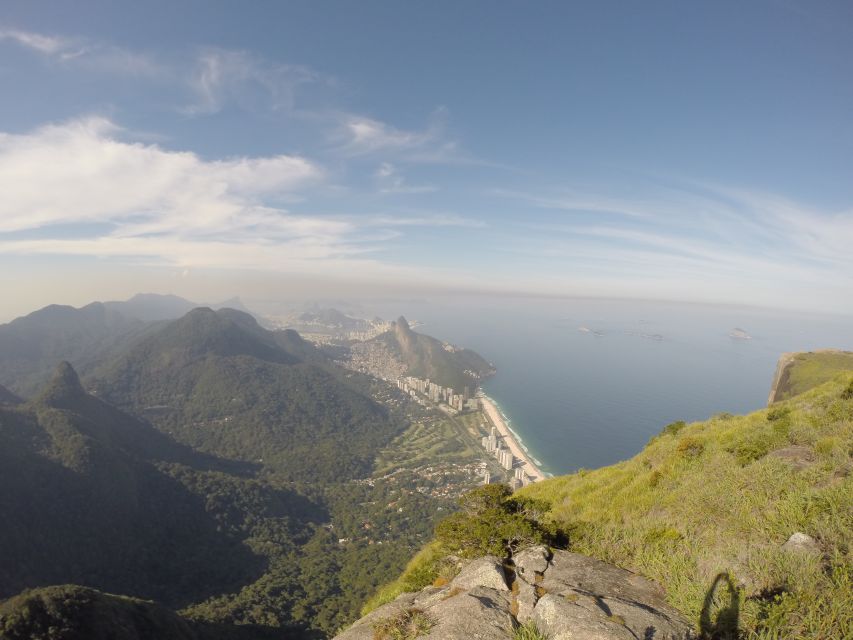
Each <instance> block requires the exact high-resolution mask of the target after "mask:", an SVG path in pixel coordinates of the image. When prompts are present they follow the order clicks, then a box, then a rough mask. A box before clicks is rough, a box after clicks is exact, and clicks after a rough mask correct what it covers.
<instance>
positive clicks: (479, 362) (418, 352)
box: [373, 317, 494, 393]
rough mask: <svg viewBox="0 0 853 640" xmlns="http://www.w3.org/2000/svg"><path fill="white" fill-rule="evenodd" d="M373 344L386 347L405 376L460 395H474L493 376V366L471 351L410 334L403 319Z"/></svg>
mask: <svg viewBox="0 0 853 640" xmlns="http://www.w3.org/2000/svg"><path fill="white" fill-rule="evenodd" d="M373 340H374V341H375V342H378V343H381V344H383V345H385V346H386V347H387V348H388V349H389V350H390V351H391V353H393V354H394V355H395V356H396V357H397V358H399V359H400V360H401V361H402V362H403V363H404V364H405V365H406V367H407V369H408V375H410V376H415V377H416V378H424V379H426V378H429V379H430V380H432V381H433V382H436V383H438V384H440V385H442V386H445V387H452V388H453V389H455V390H456V392H457V393H462V392H463V391H464V389H465V387H468V388H469V389H471V390H472V391H473V389H474V388H475V387H476V386H477V383H478V381H479V380H480V379H481V378H483V377H485V376H487V375H489V374H491V373H494V369H493V368H492V365H490V364H489V363H488V362H487V361H486V360H484V359H483V358H482V357H481V356H480V355H479V354H477V353H476V352H474V351H471V350H470V349H457V348H455V347H452V346H450V345H447V344H445V343H443V342H441V341H440V340H436V339H435V338H433V337H431V336H428V335H425V334H423V333H417V332H415V331H412V329H411V328H410V327H409V323H408V322H407V321H406V319H405V318H403V317H400V318H398V319H397V321H396V322H394V328H393V329H391V330H390V331H386V332H385V333H383V334H381V335H379V336H377V337H376V338H374V339H373Z"/></svg>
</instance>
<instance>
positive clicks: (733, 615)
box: [699, 572, 740, 640]
mask: <svg viewBox="0 0 853 640" xmlns="http://www.w3.org/2000/svg"><path fill="white" fill-rule="evenodd" d="M725 598H728V604H727V605H726V606H724V607H722V608H721V609H718V610H717V611H716V616H715V618H714V619H713V620H712V619H711V618H712V616H711V613H712V611H711V610H712V609H713V608H714V601H715V600H717V599H720V600H725ZM739 618H740V595H739V594H738V590H737V587H736V586H735V584H734V582H733V581H732V578H731V576H730V575H729V574H728V573H725V572H723V573H719V574H717V577H716V578H714V582H712V583H711V587H710V588H709V589H708V592H707V593H706V594H705V602H704V603H703V605H702V613H701V615H700V616H699V632H700V637H701V638H703V639H704V640H737V638H739V637H740V635H739V632H738V622H739Z"/></svg>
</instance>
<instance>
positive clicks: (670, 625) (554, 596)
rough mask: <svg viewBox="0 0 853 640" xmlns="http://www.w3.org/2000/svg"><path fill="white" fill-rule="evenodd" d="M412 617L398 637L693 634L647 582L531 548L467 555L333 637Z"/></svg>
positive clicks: (374, 637) (355, 637) (591, 639)
mask: <svg viewBox="0 0 853 640" xmlns="http://www.w3.org/2000/svg"><path fill="white" fill-rule="evenodd" d="M413 618H416V619H417V620H418V622H417V624H412V625H411V627H406V628H407V629H410V631H409V632H408V635H406V633H407V632H406V631H403V635H401V636H400V637H406V638H416V637H418V638H426V639H429V640H512V638H513V634H514V631H515V629H516V628H517V627H518V626H519V625H521V624H535V625H536V627H537V628H538V630H539V631H540V633H541V634H542V635H543V636H544V637H546V638H548V640H581V639H583V640H622V639H623V638H624V640H636V639H637V638H654V639H655V640H689V639H691V638H694V635H693V631H692V626H691V625H690V623H689V622H688V621H687V620H686V619H685V617H684V616H683V615H682V614H681V613H680V612H678V611H676V610H675V609H673V608H672V607H670V606H669V605H668V604H667V603H666V601H665V600H664V593H663V589H661V587H660V586H658V585H657V584H655V583H654V582H651V581H649V580H646V579H645V578H643V577H641V576H638V575H636V574H634V573H631V572H630V571H626V570H624V569H620V568H618V567H614V566H613V565H609V564H607V563H605V562H601V561H599V560H595V559H593V558H589V557H586V556H582V555H580V554H577V553H570V552H568V551H554V552H553V553H552V552H551V551H550V550H549V549H547V548H546V547H531V548H529V549H525V550H524V551H521V552H519V553H517V554H516V555H515V557H514V558H513V559H512V561H510V562H508V563H506V564H504V563H501V562H500V561H499V560H498V558H495V557H493V556H486V557H484V558H480V559H478V560H474V561H472V562H470V563H468V564H467V565H466V566H465V567H463V569H462V571H461V572H460V573H459V575H458V576H456V578H454V579H453V581H452V582H451V583H450V584H448V585H446V586H444V587H427V588H426V589H423V590H422V591H420V592H418V593H404V594H402V595H401V596H399V597H398V598H397V599H396V600H394V601H393V602H390V603H388V604H386V605H383V606H382V607H379V608H378V609H376V610H375V611H373V612H371V613H370V614H368V615H367V616H365V617H363V618H362V619H360V620H358V621H357V622H356V623H355V624H354V625H353V626H352V627H350V628H349V629H347V630H346V631H344V632H342V633H341V634H339V635H338V636H336V638H335V640H383V639H384V638H385V635H386V634H385V633H384V632H383V631H382V630H383V629H387V628H389V621H390V622H391V623H393V622H394V621H395V620H400V621H401V625H403V624H411V623H410V622H409V621H410V620H412V619H413ZM390 626H391V627H393V624H391V625H390ZM387 637H388V638H389V639H390V638H392V637H398V636H396V635H388V636H387Z"/></svg>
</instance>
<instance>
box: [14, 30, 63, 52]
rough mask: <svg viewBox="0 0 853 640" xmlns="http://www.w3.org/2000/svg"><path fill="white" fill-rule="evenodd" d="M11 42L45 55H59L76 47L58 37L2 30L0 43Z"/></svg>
mask: <svg viewBox="0 0 853 640" xmlns="http://www.w3.org/2000/svg"><path fill="white" fill-rule="evenodd" d="M3 40H11V41H12V42H15V43H17V44H19V45H21V46H23V47H27V48H28V49H33V50H35V51H38V52H39V53H44V54H51V55H52V54H59V53H61V52H63V51H67V50H69V49H70V48H72V47H73V46H74V43H73V41H71V40H69V39H67V38H60V37H58V36H48V35H44V34H42V33H34V32H32V31H21V30H19V29H0V41H3Z"/></svg>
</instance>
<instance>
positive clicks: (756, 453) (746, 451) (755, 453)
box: [727, 438, 770, 467]
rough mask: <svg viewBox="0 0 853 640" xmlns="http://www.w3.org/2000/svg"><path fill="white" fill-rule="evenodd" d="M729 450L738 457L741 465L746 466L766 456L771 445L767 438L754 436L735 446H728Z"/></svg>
mask: <svg viewBox="0 0 853 640" xmlns="http://www.w3.org/2000/svg"><path fill="white" fill-rule="evenodd" d="M727 451H728V452H729V453H731V454H733V455H734V456H735V457H736V458H737V461H738V464H740V466H742V467H745V466H746V465H748V464H749V463H750V462H754V461H756V460H759V459H761V458H763V457H764V456H766V455H767V453H768V452H769V451H770V446H769V444H768V443H767V442H766V441H765V440H762V439H757V438H752V439H750V440H745V441H741V442H739V443H737V444H736V445H734V446H733V447H729V448H727Z"/></svg>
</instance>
